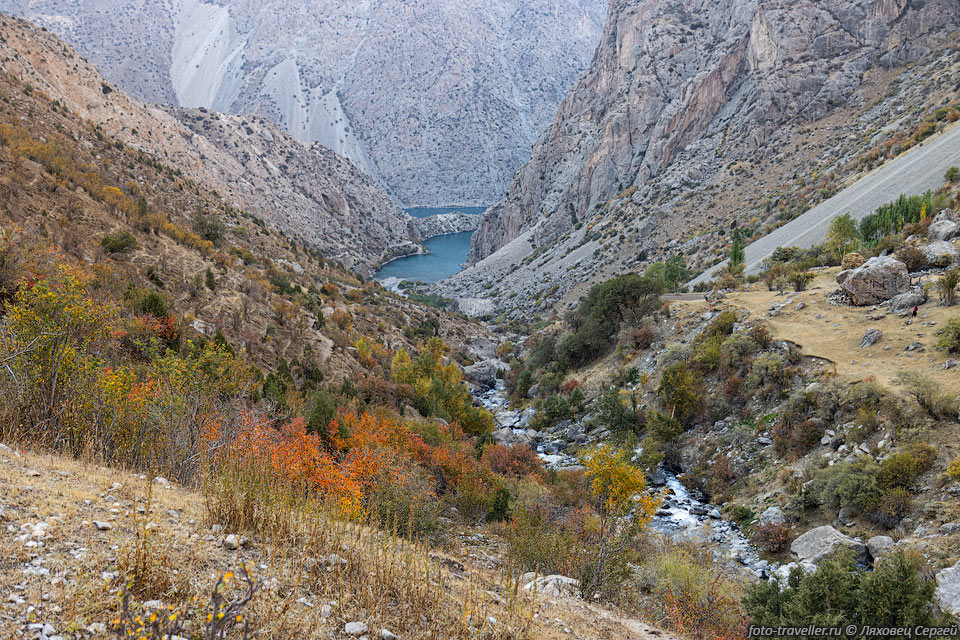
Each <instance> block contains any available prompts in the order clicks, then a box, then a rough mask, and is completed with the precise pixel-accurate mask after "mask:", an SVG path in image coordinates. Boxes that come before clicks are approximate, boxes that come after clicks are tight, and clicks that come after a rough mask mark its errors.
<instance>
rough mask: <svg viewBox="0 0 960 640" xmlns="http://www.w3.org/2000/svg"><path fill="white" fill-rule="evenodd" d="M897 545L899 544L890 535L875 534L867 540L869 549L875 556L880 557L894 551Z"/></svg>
mask: <svg viewBox="0 0 960 640" xmlns="http://www.w3.org/2000/svg"><path fill="white" fill-rule="evenodd" d="M895 546H897V543H896V542H894V541H893V538H891V537H890V536H874V537H872V538H870V539H869V540H867V549H868V550H869V551H870V556H871V557H873V558H880V557H882V556H885V555H887V554H888V553H890V552H891V551H893V548H894V547H895Z"/></svg>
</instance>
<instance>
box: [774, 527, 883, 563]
mask: <svg viewBox="0 0 960 640" xmlns="http://www.w3.org/2000/svg"><path fill="white" fill-rule="evenodd" d="M841 548H849V549H851V550H853V557H854V559H855V560H856V562H857V564H859V565H866V564H868V563H869V562H870V552H869V551H868V550H867V545H865V544H863V543H862V542H860V541H859V540H856V539H854V538H851V537H850V536H847V535H844V534H842V533H840V532H839V531H837V530H836V529H834V528H833V527H831V526H830V525H824V526H822V527H817V528H816V529H810V531H807V532H806V533H805V534H803V535H802V536H800V537H798V538H797V539H796V540H794V541H793V542H792V543H791V544H790V553H791V554H792V555H793V556H795V557H796V558H797V559H798V560H800V562H801V563H811V564H814V565H819V564H820V563H821V562H823V560H824V559H826V558H827V557H828V556H830V554H832V553H833V552H834V551H837V550H839V549H841Z"/></svg>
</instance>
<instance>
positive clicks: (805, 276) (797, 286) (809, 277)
mask: <svg viewBox="0 0 960 640" xmlns="http://www.w3.org/2000/svg"><path fill="white" fill-rule="evenodd" d="M815 277H816V276H814V274H813V273H811V272H809V271H797V272H795V273H793V274H792V275H791V276H790V284H792V285H793V290H794V291H806V290H807V286H808V285H809V284H810V283H811V282H813V279H814V278H815Z"/></svg>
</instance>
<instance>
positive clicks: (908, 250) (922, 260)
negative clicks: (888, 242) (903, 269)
mask: <svg viewBox="0 0 960 640" xmlns="http://www.w3.org/2000/svg"><path fill="white" fill-rule="evenodd" d="M895 255H896V258H897V260H899V261H900V262H902V263H903V264H905V265H906V266H907V271H919V270H920V269H923V268H924V267H925V266H926V265H927V257H926V256H925V255H924V254H923V251H921V250H920V249H919V248H918V247H915V246H913V245H912V244H905V245H903V246H902V247H900V248H899V249H897V252H896V254H895Z"/></svg>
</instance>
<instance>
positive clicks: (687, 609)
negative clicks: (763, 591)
mask: <svg viewBox="0 0 960 640" xmlns="http://www.w3.org/2000/svg"><path fill="white" fill-rule="evenodd" d="M638 573H639V578H640V580H641V583H642V584H643V585H644V586H645V587H646V590H647V591H648V592H649V594H648V596H647V597H646V598H645V599H644V603H643V610H644V613H645V614H646V617H647V618H648V619H651V620H656V621H657V624H658V625H659V626H661V627H663V628H665V629H668V630H670V631H673V632H675V633H677V634H679V635H681V636H682V637H686V638H699V639H704V640H725V639H729V640H733V639H735V638H742V637H744V635H745V634H746V627H747V620H746V617H745V615H744V610H743V608H742V606H741V604H740V591H739V589H738V588H737V586H736V585H735V584H734V583H733V582H732V581H730V580H728V579H727V578H725V577H724V576H723V575H722V573H721V572H720V571H719V570H718V569H717V568H716V564H715V563H714V562H713V559H712V558H710V557H709V554H708V553H707V552H706V551H704V550H695V549H690V548H686V547H674V548H668V549H666V550H664V551H661V552H660V553H652V554H648V555H647V556H646V557H645V559H644V561H643V563H642V564H641V565H640V567H639V571H638Z"/></svg>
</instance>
